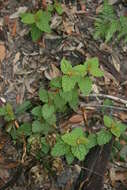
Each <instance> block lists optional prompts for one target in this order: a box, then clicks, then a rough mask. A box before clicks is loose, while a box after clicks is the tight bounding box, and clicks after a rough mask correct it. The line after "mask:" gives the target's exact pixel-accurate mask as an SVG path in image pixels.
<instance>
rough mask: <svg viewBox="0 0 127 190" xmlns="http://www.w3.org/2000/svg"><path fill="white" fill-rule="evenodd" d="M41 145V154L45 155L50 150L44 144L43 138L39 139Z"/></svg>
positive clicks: (45, 143)
mask: <svg viewBox="0 0 127 190" xmlns="http://www.w3.org/2000/svg"><path fill="white" fill-rule="evenodd" d="M41 145H42V147H41V150H42V152H43V153H45V154H47V153H48V152H49V150H50V146H49V144H48V143H47V142H46V139H45V137H42V138H41Z"/></svg>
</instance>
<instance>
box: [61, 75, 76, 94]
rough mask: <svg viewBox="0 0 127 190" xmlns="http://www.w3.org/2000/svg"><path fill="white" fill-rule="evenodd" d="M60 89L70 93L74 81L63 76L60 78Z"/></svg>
mask: <svg viewBox="0 0 127 190" xmlns="http://www.w3.org/2000/svg"><path fill="white" fill-rule="evenodd" d="M62 87H63V91H64V92H68V91H71V90H72V89H73V88H74V87H75V80H73V79H72V78H71V77H69V76H66V75H64V76H63V77H62Z"/></svg>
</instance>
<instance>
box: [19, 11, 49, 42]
mask: <svg viewBox="0 0 127 190" xmlns="http://www.w3.org/2000/svg"><path fill="white" fill-rule="evenodd" d="M21 21H22V22H23V23H24V24H28V25H29V26H30V32H31V37H32V40H33V41H37V40H38V39H39V38H40V37H41V35H42V33H43V32H46V33H50V32H51V28H50V25H49V23H50V21H51V13H50V12H49V11H42V10H39V11H37V12H36V13H35V14H32V13H23V14H21Z"/></svg>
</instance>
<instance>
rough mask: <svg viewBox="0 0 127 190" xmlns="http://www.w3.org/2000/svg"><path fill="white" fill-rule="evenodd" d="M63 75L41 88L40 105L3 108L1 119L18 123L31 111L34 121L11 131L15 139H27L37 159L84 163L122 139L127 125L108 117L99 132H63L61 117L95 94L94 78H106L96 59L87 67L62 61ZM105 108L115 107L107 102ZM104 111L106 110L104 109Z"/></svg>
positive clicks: (7, 106) (82, 129) (86, 64)
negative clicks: (91, 153)
mask: <svg viewBox="0 0 127 190" xmlns="http://www.w3.org/2000/svg"><path fill="white" fill-rule="evenodd" d="M60 67H61V72H62V74H61V76H59V77H56V78H54V79H52V80H51V81H50V83H49V86H48V89H44V88H40V90H39V99H40V102H39V103H38V105H36V106H34V107H33V106H32V104H31V103H30V102H29V101H26V102H24V103H23V104H22V105H20V106H19V107H18V108H16V111H15V114H14V112H13V109H12V107H11V105H10V104H7V105H5V106H3V107H2V108H0V116H4V117H5V119H6V121H7V122H10V121H14V120H15V118H16V117H17V116H19V115H20V114H23V112H26V111H28V110H29V111H30V112H31V114H32V120H31V121H30V122H24V123H22V124H21V125H20V127H18V128H15V126H14V122H13V126H11V127H10V128H8V130H7V131H8V132H9V133H10V134H11V136H12V138H13V139H15V140H16V139H20V140H21V139H22V138H19V137H25V138H26V140H27V145H28V147H29V152H30V153H32V155H34V156H36V155H37V154H38V152H39V155H41V156H44V157H45V156H46V155H49V154H51V156H53V157H61V156H62V157H63V156H64V157H65V158H66V161H67V163H68V164H71V163H72V162H73V160H74V159H78V160H80V161H81V160H84V159H85V156H86V155H87V154H88V152H89V151H90V149H91V148H93V147H94V146H96V145H99V146H101V145H104V144H106V143H108V142H109V141H110V140H111V138H112V136H115V137H117V138H119V137H120V136H121V135H122V134H123V133H124V131H125V130H126V128H127V126H125V125H124V124H122V123H120V122H118V121H116V120H115V119H113V118H111V117H109V116H107V115H104V125H105V127H103V128H102V129H101V130H100V131H99V132H96V133H89V131H87V129H86V128H85V126H84V127H79V126H78V127H76V128H74V129H72V130H69V132H68V131H67V132H66V131H65V132H64V133H61V132H60V131H59V127H58V126H59V124H58V123H59V122H58V121H57V114H58V113H60V114H62V113H65V112H67V110H69V111H70V109H72V110H73V111H75V110H76V109H77V108H78V106H79V95H80V93H82V94H83V95H84V96H85V95H88V94H89V93H90V92H91V91H92V80H93V77H101V76H103V72H102V71H101V70H100V68H99V62H98V59H97V58H96V57H94V58H91V59H89V60H87V61H85V62H84V63H83V64H79V65H76V66H74V67H73V66H72V64H71V63H70V62H69V61H67V60H66V59H65V58H63V59H62V61H61V64H60ZM104 104H105V105H109V104H111V102H109V101H107V100H106V101H105V103H104ZM103 111H104V110H103Z"/></svg>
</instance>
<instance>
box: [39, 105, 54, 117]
mask: <svg viewBox="0 0 127 190" xmlns="http://www.w3.org/2000/svg"><path fill="white" fill-rule="evenodd" d="M54 111H55V109H54V106H53V105H49V104H45V105H44V106H43V107H42V115H43V117H44V119H45V120H48V119H50V117H52V116H53V113H54Z"/></svg>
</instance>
